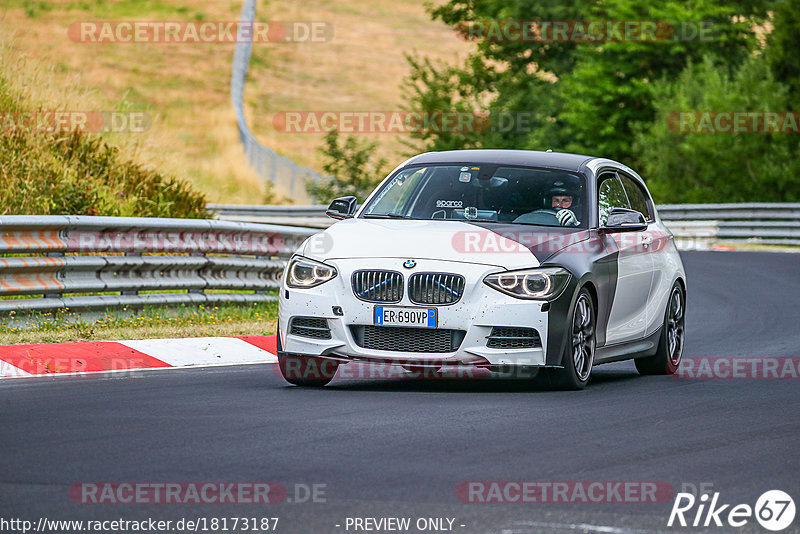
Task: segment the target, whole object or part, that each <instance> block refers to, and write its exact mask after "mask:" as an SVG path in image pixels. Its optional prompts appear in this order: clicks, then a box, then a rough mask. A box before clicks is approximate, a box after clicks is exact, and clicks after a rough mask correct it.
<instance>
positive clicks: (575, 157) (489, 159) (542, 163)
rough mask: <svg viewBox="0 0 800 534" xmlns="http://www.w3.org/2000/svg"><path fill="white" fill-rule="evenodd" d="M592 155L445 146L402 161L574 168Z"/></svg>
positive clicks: (566, 169)
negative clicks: (448, 148)
mask: <svg viewBox="0 0 800 534" xmlns="http://www.w3.org/2000/svg"><path fill="white" fill-rule="evenodd" d="M593 159H596V158H594V157H593V156H582V155H580V154H567V153H564V152H539V151H536V150H502V149H481V150H447V151H443V152H427V153H425V154H420V155H419V156H414V157H413V158H411V159H409V160H408V161H406V162H405V164H404V165H403V166H406V165H419V164H433V163H436V164H441V163H455V164H459V165H460V164H472V163H474V164H487V163H495V164H497V163H499V164H504V165H522V166H530V167H545V168H550V169H562V170H565V171H573V172H577V171H578V170H580V168H581V166H582V165H583V164H584V163H586V162H588V161H591V160H593Z"/></svg>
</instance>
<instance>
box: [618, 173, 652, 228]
mask: <svg viewBox="0 0 800 534" xmlns="http://www.w3.org/2000/svg"><path fill="white" fill-rule="evenodd" d="M619 177H620V179H621V180H622V185H624V186H625V192H626V193H627V194H628V201H629V202H630V203H631V209H632V210H636V211H638V212H639V213H641V214H642V215H644V217H645V219H647V220H648V221H652V220H653V212H652V210H651V209H650V205H651V201H650V200H649V198H650V197H649V195H648V194H647V192H645V190H644V189H642V187H641V186H640V185H639V184H638V182H636V181H635V180H634V179H632V178H629V177H628V176H625V175H624V174H620V175H619Z"/></svg>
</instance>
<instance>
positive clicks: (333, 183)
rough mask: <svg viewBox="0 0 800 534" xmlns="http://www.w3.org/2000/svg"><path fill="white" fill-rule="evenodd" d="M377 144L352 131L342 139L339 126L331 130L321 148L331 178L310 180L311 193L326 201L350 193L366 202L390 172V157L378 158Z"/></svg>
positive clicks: (309, 190)
mask: <svg viewBox="0 0 800 534" xmlns="http://www.w3.org/2000/svg"><path fill="white" fill-rule="evenodd" d="M376 146H377V145H376V144H375V143H370V142H364V141H359V139H358V138H357V137H356V136H354V135H348V136H347V138H346V139H345V140H344V142H341V141H340V139H339V132H338V131H337V130H331V131H329V132H328V133H327V134H326V135H325V144H324V146H323V147H321V148H320V149H319V150H320V152H321V153H322V154H323V155H324V156H325V159H326V161H325V164H324V165H323V166H322V169H323V171H324V172H325V173H326V174H328V175H330V179H329V180H320V181H319V182H313V181H308V182H306V191H307V192H308V194H309V195H311V196H312V197H313V198H314V199H315V200H316V201H317V202H322V203H327V202H330V201H331V200H333V199H334V198H337V197H342V196H350V195H352V196H355V197H357V198H358V200H359V202H363V201H364V199H365V198H366V197H367V195H369V194H370V193H371V192H372V190H373V189H374V188H375V185H376V184H377V183H378V182H379V181H380V180H381V179H382V178H384V174H385V172H386V167H387V163H388V162H387V161H386V159H385V158H381V159H379V160H377V161H376V160H375V149H376Z"/></svg>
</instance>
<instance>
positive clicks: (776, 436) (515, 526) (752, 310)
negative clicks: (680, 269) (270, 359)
mask: <svg viewBox="0 0 800 534" xmlns="http://www.w3.org/2000/svg"><path fill="white" fill-rule="evenodd" d="M683 259H684V263H685V266H686V269H687V275H688V279H689V295H688V314H687V345H686V351H685V354H684V355H685V357H695V358H696V357H703V356H710V357H713V356H725V357H731V356H747V357H755V358H764V357H798V356H800V348H799V347H800V324H798V323H799V321H798V319H800V276H799V275H800V255H796V254H778V253H713V252H709V253H700V252H695V253H684V254H683ZM593 377H594V378H593V380H592V383H591V385H590V386H589V387H588V388H587V389H586V390H584V391H580V392H559V391H542V390H537V389H534V388H532V387H531V386H530V385H528V384H527V383H525V382H520V381H507V380H467V381H459V382H454V381H450V380H407V379H392V380H380V379H377V380H370V379H365V380H355V379H349V380H345V379H342V380H338V381H334V382H333V383H332V384H331V385H330V386H328V387H327V388H325V389H322V390H313V389H302V388H297V387H291V386H288V385H287V384H285V383H284V382H283V381H282V380H281V379H280V378H279V377H278V376H276V371H275V370H274V369H273V366H272V365H250V366H238V367H224V368H223V367H218V368H207V369H197V370H169V371H146V372H133V373H126V374H124V375H113V376H107V377H104V378H92V379H87V378H83V379H78V378H56V379H21V380H6V381H3V382H2V383H0V518H22V519H29V520H32V521H37V520H38V518H39V517H46V518H48V519H65V520H66V519H119V518H123V519H144V518H148V517H152V518H155V519H162V520H168V519H169V520H177V519H180V518H182V517H185V518H197V517H206V518H212V517H223V516H234V515H235V516H244V517H279V518H280V521H279V525H278V529H277V530H278V532H320V533H326V532H332V533H336V532H353V530H352V528H351V529H350V530H346V529H345V525H346V523H345V521H346V518H347V517H387V516H388V517H410V518H411V519H412V522H413V521H415V520H416V519H418V518H421V517H449V518H454V519H455V522H454V530H453V531H454V532H509V533H511V532H610V533H612V534H613V533H619V534H627V533H636V532H661V531H669V532H701V531H705V530H704V529H702V528H672V529H667V528H666V522H667V518H668V516H669V512H670V510H671V507H672V500H671V499H670V500H668V501H666V502H661V503H657V504H641V503H623V504H619V503H605V504H597V503H592V504H587V503H557V504H542V503H533V504H465V503H462V502H461V501H460V500H459V498H458V497H457V495H456V487H457V486H458V485H459V484H460V483H462V482H464V481H506V480H527V481H575V480H580V481H664V482H667V483H669V484H670V485H671V486H672V487H673V488H674V489H675V491H679V490H680V489H681V487H682V486H683V485H684V484H686V483H690V484H695V485H699V484H701V483H705V484H712V485H713V491H718V492H720V494H721V495H720V501H721V502H724V503H731V504H738V503H749V504H750V505H754V504H755V501H756V499H757V498H758V496H759V495H761V494H762V493H763V492H764V491H766V490H770V489H782V490H784V491H786V492H787V493H789V494H790V495H792V496H793V497H794V499H795V501H796V503H797V504H798V505H800V453H799V451H798V445H799V441H800V440H798V437H800V381H798V380H793V379H784V380H742V379H729V380H694V379H675V378H668V377H644V376H639V375H638V374H637V372H636V370H635V368H634V365H633V363H632V362H621V363H616V364H611V365H606V366H600V367H597V368H595V371H594V375H593ZM86 481H116V482H122V481H136V482H172V481H178V482H183V481H196V482H200V481H216V482H224V481H274V482H280V483H281V484H283V485H284V486H286V487H287V488H288V490H289V498H290V499H292V498H293V492H294V488H295V486H294V485H295V484H312V483H320V484H325V485H326V490H325V491H326V495H325V502H317V503H297V502H284V503H281V504H273V505H267V506H265V505H259V506H255V505H244V504H240V505H196V504H182V505H141V504H140V505H98V504H76V503H74V502H72V501H71V500H70V498H69V497H68V489H69V487H70V485H72V484H74V483H76V482H86ZM693 511H694V510H693ZM412 524H413V523H412ZM336 525H340V526H339V527H337V526H336ZM461 525H464V526H461ZM798 525H800V519H797V518H796V519H795V522H794V523H793V525H791V526H790V527H789V528H787V529H786V530H784V531H783V532H798ZM410 531H411V532H419V531H418V530H415V529H412V530H410ZM707 531H708V532H731V531H735V532H767V531H766V530H764V529H763V528H761V527H760V526H759V525H758V524H757V523H756V522H755V521H754V520H751V521H750V522H749V523H748V525H747V526H745V527H743V528H739V529H732V528H730V527H725V528H709V529H707Z"/></svg>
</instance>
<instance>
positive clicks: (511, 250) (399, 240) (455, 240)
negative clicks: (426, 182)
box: [298, 219, 588, 269]
mask: <svg viewBox="0 0 800 534" xmlns="http://www.w3.org/2000/svg"><path fill="white" fill-rule="evenodd" d="M587 237H588V234H587V232H586V230H578V229H567V228H559V227H553V228H550V227H541V226H529V225H519V224H502V223H499V224H498V223H470V222H462V221H441V220H438V221H437V220H426V221H416V220H390V219H346V220H343V221H339V222H337V223H336V224H334V225H332V226H331V227H329V228H328V229H327V230H325V231H323V232H321V233H319V234H316V235H314V236H312V237H310V238H309V239H307V240H306V241H305V242H304V243H303V245H302V246H301V247H300V249H298V253H300V254H302V255H303V256H305V257H307V258H312V259H316V260H319V261H325V260H335V259H350V258H400V259H414V260H417V259H437V260H445V261H459V262H465V263H477V264H481V265H493V266H497V267H502V268H505V269H518V268H524V267H538V266H539V265H540V263H541V262H543V261H544V260H545V259H547V258H548V257H550V256H552V255H553V254H554V253H556V252H558V251H559V250H562V249H563V248H565V247H567V246H569V245H571V244H574V243H576V242H578V241H582V240H584V239H586V238H587Z"/></svg>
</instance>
